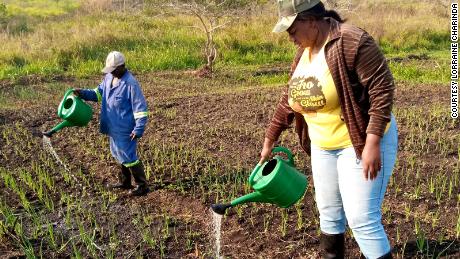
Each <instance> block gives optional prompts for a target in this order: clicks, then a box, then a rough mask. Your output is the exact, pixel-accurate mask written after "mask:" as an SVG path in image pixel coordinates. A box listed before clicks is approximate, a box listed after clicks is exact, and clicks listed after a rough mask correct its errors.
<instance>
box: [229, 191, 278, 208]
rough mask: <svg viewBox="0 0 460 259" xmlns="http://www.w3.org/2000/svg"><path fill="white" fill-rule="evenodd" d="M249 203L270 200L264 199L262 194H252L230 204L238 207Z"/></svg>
mask: <svg viewBox="0 0 460 259" xmlns="http://www.w3.org/2000/svg"><path fill="white" fill-rule="evenodd" d="M248 202H270V200H269V199H267V198H266V197H264V196H263V195H262V194H261V193H260V192H252V193H249V194H246V195H244V196H241V197H238V198H236V199H234V200H233V201H231V203H230V204H231V205H232V206H236V205H239V204H243V203H248Z"/></svg>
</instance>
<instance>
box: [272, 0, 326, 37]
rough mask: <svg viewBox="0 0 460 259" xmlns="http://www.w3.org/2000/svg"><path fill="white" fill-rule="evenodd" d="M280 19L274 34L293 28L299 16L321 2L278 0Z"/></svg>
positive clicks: (317, 0) (314, 0) (312, 0)
mask: <svg viewBox="0 0 460 259" xmlns="http://www.w3.org/2000/svg"><path fill="white" fill-rule="evenodd" d="M277 2H278V13H279V19H278V23H276V25H275V27H274V28H273V32H283V31H285V30H287V29H289V27H291V25H292V23H293V22H294V20H295V18H296V17H297V14H298V13H300V12H303V11H306V10H308V9H310V8H312V7H314V6H315V5H317V4H318V3H319V2H321V1H320V0H277Z"/></svg>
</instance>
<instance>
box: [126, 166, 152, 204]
mask: <svg viewBox="0 0 460 259" xmlns="http://www.w3.org/2000/svg"><path fill="white" fill-rule="evenodd" d="M129 169H130V170H131V173H132V174H133V177H134V181H135V182H136V185H137V186H136V188H134V190H132V191H131V194H132V195H133V196H142V195H146V194H147V193H149V191H150V189H149V187H148V186H147V179H146V178H145V172H144V166H143V165H142V162H139V163H138V164H137V165H134V166H132V167H130V168H129Z"/></svg>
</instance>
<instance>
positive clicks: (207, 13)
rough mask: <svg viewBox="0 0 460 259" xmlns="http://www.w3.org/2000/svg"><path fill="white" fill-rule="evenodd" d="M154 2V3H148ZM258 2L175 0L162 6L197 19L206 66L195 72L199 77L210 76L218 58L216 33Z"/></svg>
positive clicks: (239, 0)
mask: <svg viewBox="0 0 460 259" xmlns="http://www.w3.org/2000/svg"><path fill="white" fill-rule="evenodd" d="M150 2H155V1H152V0H151V1H150ZM258 3H259V1H250V0H175V1H169V2H168V3H167V4H164V3H163V4H162V6H163V7H166V8H167V9H170V10H173V11H174V12H175V13H182V14H186V15H191V16H194V17H196V18H197V21H198V24H199V25H197V26H193V27H194V28H196V29H198V30H200V31H201V32H202V33H204V35H205V36H206V43H205V44H204V46H203V50H204V55H205V61H206V64H205V65H204V66H203V67H202V68H201V69H199V70H198V71H196V74H197V75H198V76H200V77H208V76H211V75H212V72H213V70H214V62H215V61H216V58H217V56H218V50H217V45H216V43H215V41H214V36H215V33H216V31H218V30H219V29H222V28H224V27H225V26H227V25H229V24H231V23H232V22H234V21H235V20H237V19H239V18H241V17H242V16H244V15H247V14H248V13H249V12H251V10H252V9H253V7H254V6H255V5H257V4H258Z"/></svg>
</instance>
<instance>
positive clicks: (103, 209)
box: [0, 66, 460, 258]
mask: <svg viewBox="0 0 460 259" xmlns="http://www.w3.org/2000/svg"><path fill="white" fill-rule="evenodd" d="M286 68H287V66H286ZM261 74H263V73H251V72H239V73H238V76H236V73H232V72H228V73H227V72H218V73H217V74H216V75H215V77H213V78H210V79H198V78H196V77H194V76H193V75H191V74H188V73H184V72H164V73H153V74H143V75H137V78H138V79H139V81H140V83H141V86H142V88H143V90H144V94H145V96H146V97H147V101H148V104H149V110H150V111H151V113H150V116H149V123H148V126H147V130H146V132H145V135H144V137H142V138H141V140H140V144H139V148H138V150H139V154H140V157H141V159H142V161H143V162H144V165H145V167H146V172H147V175H148V180H149V183H150V188H151V190H152V192H151V193H149V194H148V195H147V196H144V197H140V198H132V197H131V196H129V195H128V194H127V192H124V191H113V190H108V189H107V188H106V184H107V183H109V182H115V181H116V173H117V171H118V166H117V164H116V162H115V160H114V159H113V158H112V157H111V155H110V151H109V147H108V140H107V138H106V137H105V136H103V135H101V134H99V133H98V114H97V113H98V112H96V114H95V117H94V118H93V120H92V121H91V122H90V124H89V126H88V127H84V128H65V129H63V130H62V131H60V132H58V133H56V134H55V135H54V136H53V137H52V139H51V143H52V146H53V147H54V149H55V151H56V153H57V154H58V155H59V157H60V158H61V159H62V161H63V164H65V166H66V168H67V169H66V168H64V167H63V165H62V164H60V163H58V162H57V161H56V160H55V158H54V157H53V156H51V154H50V153H49V152H48V151H47V150H45V149H44V148H43V143H42V142H43V140H42V138H41V135H40V132H41V131H45V130H48V129H50V128H51V127H53V126H54V125H56V124H57V123H59V122H60V120H59V118H57V115H56V110H57V105H58V103H59V101H60V98H61V97H62V95H63V93H64V91H65V89H67V88H70V87H85V88H94V87H96V86H97V84H98V83H99V80H100V78H93V79H88V80H75V79H66V78H57V79H55V80H53V81H51V82H47V81H40V80H34V79H33V78H30V80H24V81H23V82H19V83H18V84H9V83H7V82H4V83H3V85H2V86H1V87H0V94H1V101H2V103H3V107H2V108H1V109H0V131H1V136H0V152H1V155H0V211H1V216H0V217H1V228H0V234H1V235H0V239H1V242H0V257H1V258H10V257H33V256H36V257H40V256H42V257H43V258H70V257H73V258H213V257H215V248H214V236H213V234H212V224H211V223H212V214H211V213H210V211H209V206H210V204H212V203H215V202H224V201H229V200H231V199H233V198H235V197H239V196H241V195H243V194H246V193H248V192H250V191H251V190H250V187H249V186H248V185H247V184H246V180H247V177H248V176H249V173H250V172H251V170H252V168H253V167H254V166H255V164H256V163H257V162H258V159H259V152H260V150H261V147H262V142H263V137H264V130H265V127H266V126H267V124H268V122H269V120H270V118H271V116H272V114H273V110H274V108H275V106H276V103H277V101H278V99H279V96H280V93H281V89H282V87H283V86H282V85H263V84H259V83H257V82H258V81H257V77H258V76H260V75H261ZM397 85H398V86H397V87H398V90H397V93H396V101H395V106H394V114H395V116H396V119H397V121H398V127H399V153H398V160H397V164H396V167H395V170H394V172H393V176H392V178H391V180H390V183H389V186H388V189H387V194H386V198H385V201H384V205H383V223H384V225H385V229H386V231H387V233H388V236H389V238H390V239H391V244H392V246H393V247H394V255H395V256H397V257H398V258H436V257H438V256H439V257H441V258H460V242H459V239H458V238H459V236H460V209H459V203H460V192H459V190H460V173H459V168H460V162H459V155H460V144H459V143H460V134H459V133H460V123H459V122H460V121H459V120H452V119H450V117H449V113H448V108H449V107H448V104H449V100H450V99H449V92H448V91H449V88H448V86H445V85H414V84H405V83H402V82H399V83H398V84H397ZM91 105H92V107H93V108H94V109H95V110H96V111H97V110H98V109H99V106H98V105H97V104H91ZM279 145H282V146H285V147H288V148H290V149H291V150H292V151H293V152H294V154H295V160H296V163H297V166H298V168H299V169H301V170H302V171H304V172H305V174H306V175H307V176H308V178H309V180H310V181H309V182H310V183H311V170H310V165H309V158H308V156H307V155H306V154H305V153H303V151H301V150H300V148H299V146H298V144H297V139H296V134H295V133H294V130H293V129H291V130H288V131H287V132H285V133H284V135H282V138H281V139H280V142H279ZM313 194H314V189H313V187H312V185H311V184H310V185H309V187H308V190H307V192H306V194H305V196H304V198H303V199H302V200H301V201H300V202H299V203H298V204H296V205H295V206H293V207H291V208H289V209H281V208H276V207H275V206H273V205H269V204H248V205H242V206H239V207H237V208H232V209H230V210H229V211H228V212H227V214H226V215H225V216H224V217H223V219H222V227H221V234H222V238H221V255H222V256H224V257H225V258H317V257H318V247H319V240H318V237H319V216H318V212H317V210H316V207H315V201H314V195H313ZM346 248H347V252H346V253H347V258H358V257H359V254H360V253H359V248H358V246H357V244H356V242H355V241H354V240H353V238H352V234H351V232H350V231H348V232H347V237H346Z"/></svg>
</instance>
